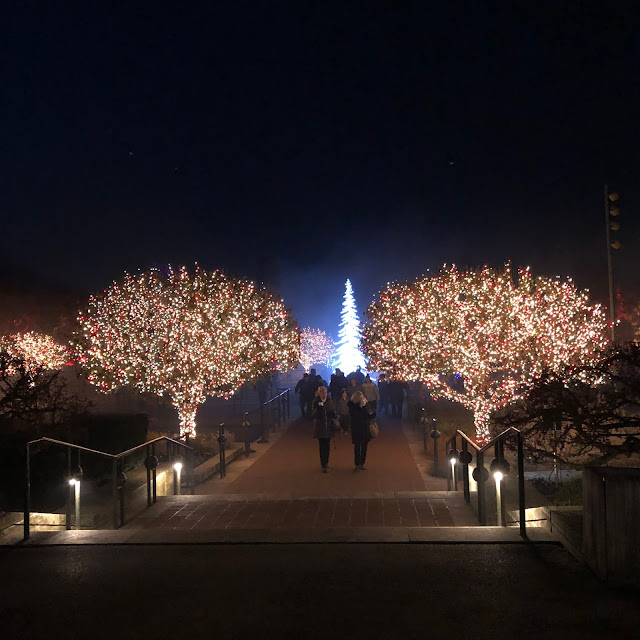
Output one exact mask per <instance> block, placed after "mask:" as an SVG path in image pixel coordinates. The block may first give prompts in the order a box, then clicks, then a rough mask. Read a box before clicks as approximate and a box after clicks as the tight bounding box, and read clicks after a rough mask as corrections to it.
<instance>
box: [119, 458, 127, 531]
mask: <svg viewBox="0 0 640 640" xmlns="http://www.w3.org/2000/svg"><path fill="white" fill-rule="evenodd" d="M118 462H119V464H118V468H119V470H118V484H119V485H120V486H119V487H118V494H119V497H120V526H122V525H124V523H125V503H124V486H125V484H126V483H127V476H126V475H125V474H124V463H123V461H122V459H119V460H118Z"/></svg>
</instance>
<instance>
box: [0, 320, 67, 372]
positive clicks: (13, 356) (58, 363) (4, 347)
mask: <svg viewBox="0 0 640 640" xmlns="http://www.w3.org/2000/svg"><path fill="white" fill-rule="evenodd" d="M0 353H2V355H3V357H4V360H5V369H6V371H7V373H8V374H10V375H11V374H15V373H17V371H16V369H15V367H16V363H22V366H25V367H26V368H27V369H31V368H36V367H39V368H42V369H50V370H54V369H61V368H62V367H64V365H65V364H67V362H68V361H69V358H70V355H69V350H68V349H67V348H66V347H65V346H63V345H61V344H60V343H58V342H56V341H55V340H54V339H53V338H52V337H51V336H49V335H46V334H43V333H36V332H35V331H27V332H24V333H14V334H13V335H10V336H2V337H0Z"/></svg>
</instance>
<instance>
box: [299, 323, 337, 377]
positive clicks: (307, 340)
mask: <svg viewBox="0 0 640 640" xmlns="http://www.w3.org/2000/svg"><path fill="white" fill-rule="evenodd" d="M332 353H333V341H332V340H331V338H330V337H329V336H327V334H326V333H325V332H324V331H320V329H311V328H310V327H305V328H304V329H302V331H301V333H300V364H301V365H302V366H303V367H304V369H305V371H309V369H310V368H311V366H312V365H314V364H326V363H327V362H328V360H329V358H330V357H331V354H332Z"/></svg>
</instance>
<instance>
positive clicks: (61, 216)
mask: <svg viewBox="0 0 640 640" xmlns="http://www.w3.org/2000/svg"><path fill="white" fill-rule="evenodd" d="M623 6H626V5H619V4H617V3H615V2H613V3H604V2H562V1H560V0H554V1H552V2H528V3H523V2H503V3H489V2H480V1H474V2H441V3H433V2H425V1H424V0H422V1H420V2H377V1H375V0H368V1H366V2H349V1H347V0H342V1H341V2H333V1H331V0H325V1H323V2H301V1H300V0H296V1H293V2H277V1H273V0H269V1H268V2H267V1H265V0H260V1H256V2H243V1H237V0H236V1H233V2H226V3H224V2H211V1H208V2H202V3H199V2H178V1H176V2H162V1H159V2H144V3H135V2H125V1H124V0H122V1H112V2H101V1H99V0H91V1H90V2H86V1H84V2H82V3H75V2H72V1H65V2H44V1H42V2H28V1H24V2H17V1H16V2H11V3H5V4H4V5H3V9H2V10H1V15H0V24H2V31H3V37H2V39H1V44H0V49H1V50H0V64H1V65H2V82H1V83H0V85H1V88H0V92H1V104H2V110H1V114H2V117H1V118H0V133H1V139H0V145H1V146H0V154H1V155H0V171H1V173H0V175H1V176H2V189H1V190H0V199H1V201H0V211H1V216H2V217H1V223H0V225H1V226H0V233H1V240H0V242H1V247H0V249H1V250H2V257H3V259H4V260H5V261H7V262H10V263H13V264H14V265H26V266H27V267H28V268H29V269H30V270H31V271H33V272H35V273H36V274H38V276H41V277H43V278H46V279H48V280H49V281H52V282H55V283H58V284H61V285H64V286H66V287H70V288H72V289H75V290H78V291H83V292H90V291H96V290H100V289H102V288H104V287H105V286H107V285H108V284H109V283H110V282H111V281H112V280H113V279H117V278H119V277H120V275H121V274H122V272H123V271H125V270H129V271H135V270H137V269H146V268H147V267H149V266H153V265H166V264H167V263H171V264H176V265H178V264H192V263H193V262H194V261H198V262H199V263H200V264H202V265H203V266H204V267H207V268H216V267H221V268H224V269H225V270H227V271H229V272H231V273H233V274H235V275H239V276H246V277H250V278H253V279H258V280H262V279H264V280H265V281H266V282H267V284H270V285H271V286H273V287H275V288H276V289H277V290H278V291H279V292H280V293H281V294H282V295H283V296H284V298H285V300H286V302H287V304H288V305H290V306H292V307H293V312H294V315H295V316H296V317H297V318H298V320H299V322H300V323H301V324H303V325H307V324H310V325H312V326H319V327H321V328H323V329H325V330H328V331H331V332H332V333H334V335H335V333H336V325H337V323H338V321H339V312H340V305H341V299H342V293H343V286H344V280H345V279H346V278H347V277H351V279H352V280H353V282H354V286H355V289H356V295H357V298H358V304H359V307H360V308H361V309H364V307H365V306H366V305H367V304H368V303H369V302H370V301H371V299H372V297H373V296H374V294H375V293H376V292H377V291H378V289H379V288H380V287H381V286H383V285H384V284H385V283H386V282H387V281H391V280H396V279H401V280H404V279H406V278H413V277H415V276H418V275H420V274H422V273H424V272H425V271H426V270H427V269H431V270H434V269H437V268H438V266H439V265H441V264H442V263H443V262H447V263H451V262H455V263H456V264H467V265H470V266H479V265H482V264H484V263H488V264H490V265H494V266H499V265H500V264H502V263H503V262H504V261H506V260H509V259H510V260H511V261H512V262H513V263H514V265H516V266H527V265H529V266H531V267H532V268H533V269H534V271H535V272H536V273H542V274H553V275H555V274H562V275H571V276H573V277H575V279H576V280H577V282H578V284H579V285H580V286H584V287H589V288H591V290H592V291H593V293H594V295H595V296H596V297H598V298H599V299H602V300H603V301H604V300H605V298H606V258H605V240H604V214H603V184H604V183H605V182H609V183H611V184H612V185H614V186H615V187H616V188H617V189H619V190H620V191H621V193H622V196H623V200H622V209H623V217H622V219H621V223H622V226H623V229H622V231H623V233H622V236H621V240H622V242H623V244H624V247H623V249H622V250H621V251H620V252H618V253H617V255H616V267H617V273H618V276H619V277H618V284H619V286H620V287H621V288H622V290H623V292H624V293H625V294H626V295H630V296H635V294H636V292H637V291H638V286H639V284H640V282H639V280H640V277H639V276H640V274H639V270H638V266H639V262H640V261H639V260H638V258H637V254H638V239H639V233H640V225H638V222H637V216H636V214H635V212H637V211H638V207H639V206H640V189H639V187H638V171H639V169H640V155H639V154H640V135H639V128H638V123H639V121H640V78H639V77H638V76H639V74H638V65H639V61H640V31H639V25H640V21H639V20H638V18H639V15H638V13H637V10H636V11H633V10H627V11H622V10H621V9H619V7H623ZM628 6H632V5H631V4H629V5H628Z"/></svg>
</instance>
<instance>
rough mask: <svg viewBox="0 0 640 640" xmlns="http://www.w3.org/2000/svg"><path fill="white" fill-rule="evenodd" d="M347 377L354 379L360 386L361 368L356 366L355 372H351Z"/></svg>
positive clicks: (361, 380)
mask: <svg viewBox="0 0 640 640" xmlns="http://www.w3.org/2000/svg"><path fill="white" fill-rule="evenodd" d="M348 377H349V378H355V379H356V382H357V383H358V384H359V385H361V386H362V383H363V382H364V373H362V368H361V367H360V365H358V366H357V367H356V370H355V371H352V372H351V373H350V374H349V376H348Z"/></svg>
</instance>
